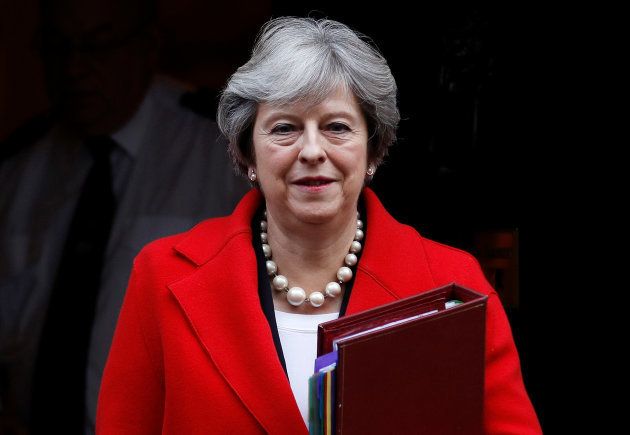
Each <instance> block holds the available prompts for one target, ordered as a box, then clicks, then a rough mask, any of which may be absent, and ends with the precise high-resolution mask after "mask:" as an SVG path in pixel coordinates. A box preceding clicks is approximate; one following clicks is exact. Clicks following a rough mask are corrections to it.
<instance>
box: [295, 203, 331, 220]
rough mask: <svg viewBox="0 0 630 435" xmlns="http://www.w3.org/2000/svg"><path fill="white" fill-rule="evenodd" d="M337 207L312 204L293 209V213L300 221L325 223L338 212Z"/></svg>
mask: <svg viewBox="0 0 630 435" xmlns="http://www.w3.org/2000/svg"><path fill="white" fill-rule="evenodd" d="M339 211H340V210H339V208H338V207H326V206H325V207H317V206H312V207H308V208H302V207H300V209H298V210H295V212H294V215H295V216H296V217H297V218H298V219H299V220H300V221H302V222H304V223H308V224H325V223H327V222H330V221H332V220H333V219H334V218H335V217H336V216H337V215H338V214H339Z"/></svg>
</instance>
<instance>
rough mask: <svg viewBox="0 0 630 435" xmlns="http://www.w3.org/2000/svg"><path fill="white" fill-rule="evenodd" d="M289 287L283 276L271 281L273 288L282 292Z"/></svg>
mask: <svg viewBox="0 0 630 435" xmlns="http://www.w3.org/2000/svg"><path fill="white" fill-rule="evenodd" d="M288 286H289V280H288V279H287V277H286V276H284V275H278V276H276V277H275V278H274V279H273V288H275V289H276V290H278V291H282V290H284V289H285V288H287V287H288Z"/></svg>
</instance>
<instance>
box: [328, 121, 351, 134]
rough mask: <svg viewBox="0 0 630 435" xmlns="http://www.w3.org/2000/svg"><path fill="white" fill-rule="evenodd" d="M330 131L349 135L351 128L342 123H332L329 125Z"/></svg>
mask: <svg viewBox="0 0 630 435" xmlns="http://www.w3.org/2000/svg"><path fill="white" fill-rule="evenodd" d="M328 130H329V131H331V132H333V133H338V134H339V133H347V132H349V131H350V127H348V126H347V125H346V124H344V123H342V122H332V123H330V124H328Z"/></svg>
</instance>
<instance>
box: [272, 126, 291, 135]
mask: <svg viewBox="0 0 630 435" xmlns="http://www.w3.org/2000/svg"><path fill="white" fill-rule="evenodd" d="M294 131H295V127H294V126H293V125H291V124H276V125H274V127H273V128H272V129H271V134H280V135H286V134H289V133H293V132H294Z"/></svg>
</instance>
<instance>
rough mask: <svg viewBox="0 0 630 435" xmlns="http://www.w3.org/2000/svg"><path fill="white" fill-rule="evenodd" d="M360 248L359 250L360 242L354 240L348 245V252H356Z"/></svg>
mask: <svg viewBox="0 0 630 435" xmlns="http://www.w3.org/2000/svg"><path fill="white" fill-rule="evenodd" d="M360 250H361V243H359V242H357V241H356V240H355V241H354V242H352V244H351V245H350V252H352V253H353V254H356V253H357V252H359V251H360Z"/></svg>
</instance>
